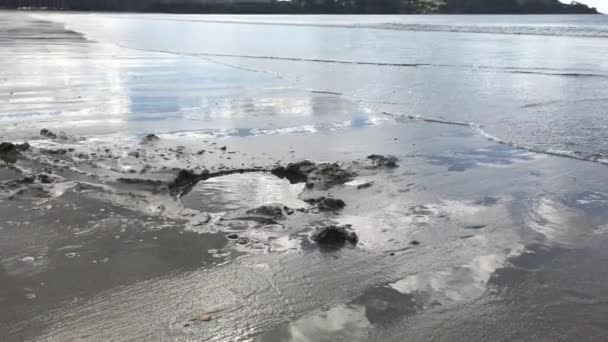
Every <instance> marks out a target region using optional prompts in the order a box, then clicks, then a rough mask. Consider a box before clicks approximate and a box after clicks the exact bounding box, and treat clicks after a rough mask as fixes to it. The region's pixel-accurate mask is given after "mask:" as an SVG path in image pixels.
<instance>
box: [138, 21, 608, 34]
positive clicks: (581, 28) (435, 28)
mask: <svg viewBox="0 0 608 342" xmlns="http://www.w3.org/2000/svg"><path fill="white" fill-rule="evenodd" d="M141 19H142V20H155V21H156V20H161V21H182V22H201V23H212V24H240V25H266V26H304V27H327V28H346V29H376V30H394V31H414V32H453V33H480V34H505V35H534V36H569V37H595V38H608V26H606V25H597V26H590V25H577V26H566V25H555V24H547V25H542V24H540V25H499V24H489V25H470V24H466V23H454V24H440V23H404V22H375V23H357V24H350V23H343V22H342V23H340V22H334V23H327V22H325V23H320V22H294V21H287V20H285V21H281V20H279V19H277V20H274V21H264V20H255V19H253V20H236V19H228V20H217V19H204V18H158V17H150V18H141Z"/></svg>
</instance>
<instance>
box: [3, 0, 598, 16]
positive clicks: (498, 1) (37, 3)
mask: <svg viewBox="0 0 608 342" xmlns="http://www.w3.org/2000/svg"><path fill="white" fill-rule="evenodd" d="M0 8H13V9H15V8H20V9H61V10H77V11H136V12H169V13H294V14H296V13H300V14H319V13H327V14H398V13H403V14H421V13H448V14H461V13H471V14H484V13H485V14H531V13H543V14H547V13H552V14H566V13H576V14H591V13H597V11H596V10H595V8H591V7H589V6H587V5H585V4H582V3H578V2H572V3H570V4H564V3H561V2H560V1H558V0H291V1H281V0H267V1H259V0H258V1H253V0H228V1H222V0H0Z"/></svg>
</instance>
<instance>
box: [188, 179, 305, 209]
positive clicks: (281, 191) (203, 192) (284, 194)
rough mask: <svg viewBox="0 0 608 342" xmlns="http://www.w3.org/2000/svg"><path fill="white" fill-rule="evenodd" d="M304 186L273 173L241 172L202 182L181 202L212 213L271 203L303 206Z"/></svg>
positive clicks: (292, 206) (295, 206)
mask: <svg viewBox="0 0 608 342" xmlns="http://www.w3.org/2000/svg"><path fill="white" fill-rule="evenodd" d="M303 189H304V183H298V184H291V183H289V181H288V180H286V179H281V178H278V177H276V176H274V175H272V174H270V173H265V172H253V173H242V174H233V175H228V176H222V177H215V178H211V179H208V180H206V181H203V182H199V183H198V184H197V185H196V186H195V187H194V188H193V189H192V190H191V191H190V192H188V194H186V195H185V196H183V197H182V199H181V201H182V204H183V205H184V207H186V208H192V209H197V210H201V211H205V212H210V213H218V212H226V211H232V210H241V209H250V208H254V207H258V206H261V205H264V204H271V203H281V204H283V205H285V206H288V207H290V208H301V207H306V206H307V204H306V203H305V202H303V201H301V200H299V199H298V195H299V194H300V193H301V192H302V190H303Z"/></svg>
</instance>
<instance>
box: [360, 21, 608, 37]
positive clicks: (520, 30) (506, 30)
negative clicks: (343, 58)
mask: <svg viewBox="0 0 608 342" xmlns="http://www.w3.org/2000/svg"><path fill="white" fill-rule="evenodd" d="M367 27H369V28H379V29H387V30H399V31H426V32H461V33H491V34H509V35H534V36H571V37H597V38H608V27H604V26H596V27H591V26H558V25H542V26H541V25H528V26H526V25H462V24H460V25H441V24H406V23H387V24H379V25H370V26H367Z"/></svg>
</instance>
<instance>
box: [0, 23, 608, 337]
mask: <svg viewBox="0 0 608 342" xmlns="http://www.w3.org/2000/svg"><path fill="white" fill-rule="evenodd" d="M1 16H2V20H3V21H4V23H6V24H7V26H8V25H9V24H10V25H11V27H14V29H13V30H12V31H8V32H4V33H2V34H3V36H2V37H1V40H0V41H1V44H3V46H5V47H6V48H5V49H2V52H0V58H1V59H2V61H3V64H6V65H13V66H14V67H13V68H4V69H3V70H2V71H0V79H1V82H2V83H1V85H0V87H1V88H0V101H2V102H0V104H1V106H0V108H1V110H2V119H3V120H5V121H6V122H7V124H6V125H5V126H4V127H3V128H2V129H0V132H1V133H2V135H1V137H2V139H0V140H2V141H7V142H11V143H22V142H27V143H28V144H29V148H24V149H22V150H20V151H11V152H7V153H2V154H0V157H2V160H3V161H4V162H3V163H2V165H1V167H0V182H1V183H0V217H1V218H2V219H1V220H0V304H1V305H2V308H3V310H2V311H1V312H0V323H1V324H0V336H1V337H2V340H3V341H23V340H32V341H66V340H87V341H89V340H90V341H101V340H104V341H107V340H146V341H149V340H158V341H166V340H175V341H190V340H197V341H200V340H204V341H228V340H245V341H246V340H251V341H335V340H348V341H402V340H404V336H407V340H412V341H418V340H429V339H430V340H437V341H443V340H445V341H454V340H466V341H472V340H484V341H487V340H489V341H500V340H520V341H524V340H529V341H539V340H547V341H558V340H563V341H571V340H576V339H584V340H598V341H599V340H603V338H604V337H605V335H606V328H605V325H604V324H603V323H602V319H603V317H605V314H606V311H608V306H606V304H605V302H606V299H607V296H608V293H607V292H606V290H607V287H606V286H605V284H606V280H607V278H608V273H607V272H606V269H605V267H604V265H605V264H606V261H607V259H608V254H607V253H606V252H605V248H604V247H603V244H604V243H605V242H606V239H607V235H606V228H607V227H608V226H607V225H606V222H608V221H607V219H608V217H607V216H608V210H606V207H607V205H608V189H607V188H606V187H607V186H606V184H607V183H606V176H605V175H606V169H605V165H602V164H600V163H594V162H584V161H580V160H576V159H570V158H563V157H559V156H551V155H547V154H542V153H534V152H531V151H529V150H524V149H518V148H515V147H513V146H508V145H504V144H499V143H497V142H495V141H491V140H488V139H487V138H486V137H484V136H482V135H480V134H478V133H477V132H475V131H474V130H473V129H471V127H469V126H466V125H453V124H445V123H441V122H428V121H422V120H411V119H408V118H405V119H404V118H402V117H395V116H392V115H387V114H386V113H384V112H382V111H374V110H371V109H370V108H369V107H366V106H363V105H362V104H361V103H360V102H358V101H354V100H353V99H351V98H348V97H345V96H341V95H339V94H332V93H328V92H319V91H315V90H311V89H300V88H298V87H294V86H291V85H289V86H287V85H282V83H280V81H278V80H277V79H276V77H274V76H272V75H267V74H263V73H259V72H249V73H248V72H245V71H244V70H241V69H236V68H233V67H231V66H227V65H225V64H217V63H213V62H211V61H208V60H205V59H200V58H193V57H188V56H176V55H167V54H162V53H152V52H144V51H135V50H129V49H124V48H120V47H116V46H108V45H104V44H101V43H96V42H92V41H88V40H86V39H85V38H84V37H83V36H81V35H79V34H76V33H74V32H70V31H66V30H65V29H63V27H61V26H60V25H59V26H58V25H57V24H53V23H49V22H45V21H39V20H33V19H31V18H29V17H27V16H25V15H22V14H16V13H10V12H6V13H2V14H1ZM15 18H19V19H22V21H19V23H18V24H16V23H15ZM242 72H245V73H244V74H241V73H242ZM237 73H238V75H237ZM243 75H245V76H243ZM251 82H255V84H256V86H255V87H248V88H246V87H243V84H248V83H251ZM125 84H127V86H126V87H125ZM123 87H124V88H123ZM125 88H126V89H130V91H132V92H134V94H130V95H129V96H126V95H125V90H124V89H125ZM159 96H160V98H159ZM175 97H183V98H186V99H185V100H184V102H185V103H189V104H191V105H192V106H194V104H197V105H199V107H197V108H198V109H199V110H200V108H201V107H202V108H207V109H208V111H207V112H206V115H207V116H206V118H205V120H192V118H191V117H190V116H191V115H193V114H192V113H188V111H187V110H186V111H185V110H184V107H180V108H174V107H171V106H172V103H173V101H171V100H170V99H171V98H175ZM165 100H166V101H165ZM203 101H208V102H203ZM159 103H161V104H162V103H165V104H166V105H167V107H166V108H163V107H162V106H160V107H159ZM186 108H187V106H186ZM11 113H13V114H12V115H14V116H11ZM27 113H30V115H29V116H28V115H27ZM328 113H331V115H330V114H328ZM57 117H59V118H61V119H59V120H58V119H57ZM311 118H312V119H311ZM227 127H230V128H227ZM43 129H47V130H48V131H42V133H43V134H41V130H43ZM150 133H153V134H155V135H154V136H147V135H148V134H150ZM370 155H381V156H385V157H390V156H394V157H395V158H396V162H395V163H394V164H393V163H385V162H382V160H381V161H380V162H378V159H373V158H369V157H370ZM304 161H308V162H306V164H305V165H308V167H309V169H307V170H309V171H306V172H303V171H302V172H296V173H295V174H294V173H293V172H288V171H289V170H294V167H293V165H294V164H293V163H302V162H304ZM290 165H291V166H290ZM295 165H302V164H295ZM290 167H291V169H290ZM298 170H299V169H298ZM321 198H334V199H340V200H342V201H343V202H344V204H345V206H344V207H343V208H340V207H331V208H325V207H323V206H322V205H320V204H318V203H319V201H320V199H321ZM262 206H267V207H263V209H260V207H262ZM268 206H270V207H268ZM268 208H270V209H268ZM327 223H331V224H335V225H340V226H346V225H350V227H351V228H350V229H352V231H353V232H355V233H356V234H357V237H358V241H357V243H356V244H353V243H344V244H338V245H335V244H333V245H330V246H326V245H323V244H320V243H318V242H315V241H313V239H311V233H312V232H313V231H314V230H315V229H316V228H317V227H319V226H322V225H324V224H327Z"/></svg>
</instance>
